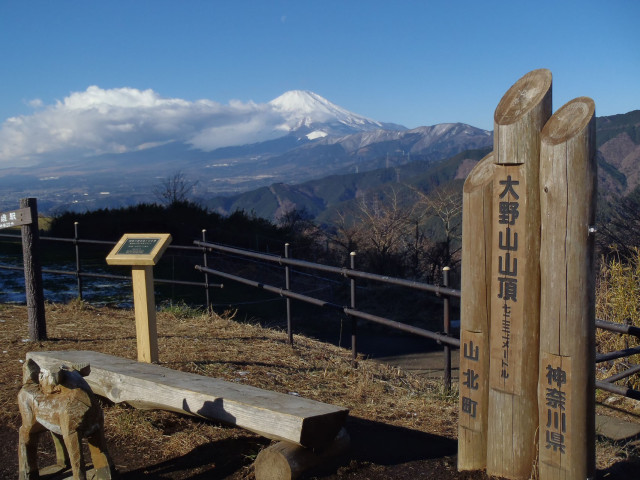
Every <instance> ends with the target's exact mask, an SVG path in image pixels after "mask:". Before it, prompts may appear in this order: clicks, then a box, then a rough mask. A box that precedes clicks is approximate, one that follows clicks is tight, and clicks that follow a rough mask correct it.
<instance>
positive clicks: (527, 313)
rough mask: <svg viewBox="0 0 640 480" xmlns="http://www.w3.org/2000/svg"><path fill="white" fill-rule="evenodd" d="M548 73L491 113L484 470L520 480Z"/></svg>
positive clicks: (530, 415)
mask: <svg viewBox="0 0 640 480" xmlns="http://www.w3.org/2000/svg"><path fill="white" fill-rule="evenodd" d="M550 116H551V72H549V71H548V70H546V69H540V70H534V71H532V72H530V73H528V74H526V75H525V76H524V77H522V78H521V79H520V80H518V81H517V82H516V83H515V84H514V85H513V86H512V87H511V88H510V89H509V90H508V91H507V93H506V94H505V95H504V97H503V98H502V99H501V100H500V103H499V104H498V107H497V108H496V111H495V115H494V146H493V148H494V152H493V154H494V159H495V162H496V171H495V176H494V189H493V216H492V226H493V232H492V241H491V245H492V249H491V252H492V253H491V258H492V266H491V271H492V273H491V290H490V292H491V293H490V296H491V327H490V329H491V332H490V348H489V352H490V353H489V356H490V360H489V362H490V367H489V411H488V437H489V439H490V441H489V442H488V446H487V473H488V474H489V475H494V476H499V477H506V478H510V479H528V478H529V477H530V475H531V471H532V468H533V465H534V462H535V452H536V449H535V444H536V430H537V428H538V421H537V415H538V405H537V384H538V368H537V366H538V353H539V311H540V306H539V301H540V300H539V296H540V273H539V264H538V259H539V251H540V198H539V161H540V132H541V130H542V128H543V127H544V125H545V123H546V122H547V120H548V119H549V117H550Z"/></svg>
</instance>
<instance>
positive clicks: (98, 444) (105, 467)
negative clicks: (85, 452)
mask: <svg viewBox="0 0 640 480" xmlns="http://www.w3.org/2000/svg"><path fill="white" fill-rule="evenodd" d="M101 423H102V422H101ZM87 443H88V444H89V452H90V453H91V462H92V463H93V468H94V470H95V477H94V478H95V480H111V470H112V468H113V465H112V462H111V458H110V457H109V454H108V453H107V441H106V440H105V438H104V430H103V428H102V425H100V428H99V429H97V430H96V431H95V432H94V433H92V434H91V435H88V436H87ZM114 470H115V469H114Z"/></svg>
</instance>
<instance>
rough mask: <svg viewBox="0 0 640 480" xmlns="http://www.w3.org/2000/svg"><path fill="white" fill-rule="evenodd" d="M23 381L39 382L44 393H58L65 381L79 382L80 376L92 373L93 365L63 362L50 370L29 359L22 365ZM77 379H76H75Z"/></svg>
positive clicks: (29, 382)
mask: <svg viewBox="0 0 640 480" xmlns="http://www.w3.org/2000/svg"><path fill="white" fill-rule="evenodd" d="M22 370H23V374H22V383H23V385H27V384H34V383H35V384H39V385H40V388H41V390H42V391H43V392H44V393H56V392H59V391H60V390H61V387H60V386H61V385H64V384H65V383H77V380H78V377H80V378H81V377H86V376H87V375H89V373H91V367H90V366H89V364H88V363H85V364H81V365H76V364H72V365H66V364H63V365H61V366H60V367H58V368H57V369H55V370H54V369H52V370H49V369H47V368H44V367H40V365H38V364H37V363H36V362H34V361H33V360H31V359H29V360H27V362H26V363H25V364H24V366H23V367H22ZM74 380H75V381H74Z"/></svg>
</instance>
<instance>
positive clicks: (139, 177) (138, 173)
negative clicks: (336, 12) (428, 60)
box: [0, 90, 640, 219]
mask: <svg viewBox="0 0 640 480" xmlns="http://www.w3.org/2000/svg"><path fill="white" fill-rule="evenodd" d="M254 107H255V108H254V110H255V112H258V113H251V112H250V114H249V116H248V117H246V122H245V123H246V125H245V124H243V125H245V126H243V127H237V128H246V129H247V131H246V132H244V133H245V135H244V136H243V137H242V138H252V135H253V134H252V133H251V132H252V130H251V129H252V128H254V126H253V122H252V118H253V116H252V115H260V116H261V117H260V118H261V120H260V122H257V121H256V122H255V123H256V125H258V124H259V125H258V126H256V127H255V129H256V130H255V135H254V137H253V138H256V139H261V138H268V140H266V141H255V142H248V143H243V144H240V145H233V146H225V147H222V148H216V149H213V150H211V151H206V150H205V149H201V148H195V147H194V144H193V142H191V143H189V142H188V141H186V140H173V141H163V140H162V139H158V141H157V142H155V143H154V145H156V146H152V147H150V148H147V147H145V148H140V149H134V150H131V151H127V152H125V153H104V154H96V155H93V156H87V155H86V154H84V155H78V156H75V157H74V156H69V157H64V156H59V157H55V158H54V157H52V158H51V159H49V160H48V161H46V162H41V164H40V165H39V166H37V167H30V168H18V167H15V168H9V169H7V168H5V169H2V170H0V192H1V193H0V202H2V204H6V205H7V206H8V207H9V208H10V206H11V205H13V204H16V203H17V201H18V199H19V198H22V197H24V196H34V197H37V198H38V199H39V203H40V208H41V211H44V212H55V211H58V210H77V211H85V210H92V209H96V208H106V207H109V208H110V207H120V206H126V205H130V204H135V203H139V202H143V201H146V202H150V201H155V200H157V199H156V198H155V197H154V195H153V187H154V186H157V185H159V184H160V183H161V182H162V180H163V179H165V178H168V177H169V176H171V175H173V174H175V173H176V172H178V171H179V172H182V173H183V174H184V176H185V177H186V179H187V180H189V181H192V182H196V181H197V183H196V184H195V185H194V187H193V191H192V198H194V199H195V200H197V201H199V202H201V203H203V204H205V205H207V206H209V207H210V208H212V209H215V210H217V211H219V212H222V213H231V212H233V211H235V210H237V209H245V210H247V211H252V210H253V211H255V212H256V213H257V214H259V215H261V216H264V217H266V218H271V219H273V218H277V216H278V215H280V214H282V213H283V212H285V211H287V210H290V209H292V208H305V209H306V210H307V212H308V213H310V214H312V215H314V216H317V217H318V218H320V219H323V218H328V215H329V212H330V211H331V210H332V209H337V208H340V205H341V204H342V205H344V203H345V202H347V203H348V202H350V201H353V200H354V199H355V198H358V197H359V196H361V195H363V194H364V192H367V191H370V190H372V189H373V190H375V189H379V188H384V186H385V185H388V184H394V183H395V184H396V185H403V186H405V187H407V186H410V185H414V186H415V185H418V186H419V185H422V187H421V188H425V189H429V188H432V187H433V186H435V185H438V184H442V183H446V182H448V181H452V180H455V179H458V180H462V179H464V178H465V176H466V174H467V173H468V172H469V171H470V169H471V168H472V167H473V165H474V164H475V162H476V161H478V160H479V159H480V158H481V157H482V156H483V154H485V153H486V152H488V151H490V149H491V145H492V141H493V135H492V132H490V131H486V130H482V129H479V128H475V127H472V126H469V125H465V124H462V123H450V124H439V125H434V126H428V127H419V128H415V129H411V130H409V129H406V128H405V127H403V126H401V125H396V124H390V123H382V122H378V121H376V120H372V119H368V118H366V117H363V116H361V115H358V114H355V113H353V112H349V111H348V110H345V109H343V108H341V107H339V106H337V105H335V104H333V103H331V102H330V101H328V100H326V99H325V98H323V97H321V96H319V95H317V94H315V93H312V92H306V91H299V90H296V91H290V92H286V93H285V94H283V95H281V96H280V97H278V98H276V99H274V100H272V101H271V102H269V103H268V104H264V105H262V106H254ZM252 112H253V110H252ZM265 117H267V118H268V119H269V120H268V121H265V120H264V118H265ZM216 128H218V130H219V131H224V130H225V129H224V126H222V127H220V126H218V127H216ZM229 128H232V127H231V126H229ZM265 128H269V129H271V130H269V132H266V133H265V131H264V129H265ZM597 146H598V163H599V166H600V169H599V181H600V192H601V194H604V195H605V196H608V195H625V194H628V193H629V192H631V191H633V189H635V188H636V187H637V186H638V184H639V183H640V168H638V167H639V166H640V111H639V110H636V111H633V112H629V113H627V114H623V115H614V116H610V117H600V118H598V119H597Z"/></svg>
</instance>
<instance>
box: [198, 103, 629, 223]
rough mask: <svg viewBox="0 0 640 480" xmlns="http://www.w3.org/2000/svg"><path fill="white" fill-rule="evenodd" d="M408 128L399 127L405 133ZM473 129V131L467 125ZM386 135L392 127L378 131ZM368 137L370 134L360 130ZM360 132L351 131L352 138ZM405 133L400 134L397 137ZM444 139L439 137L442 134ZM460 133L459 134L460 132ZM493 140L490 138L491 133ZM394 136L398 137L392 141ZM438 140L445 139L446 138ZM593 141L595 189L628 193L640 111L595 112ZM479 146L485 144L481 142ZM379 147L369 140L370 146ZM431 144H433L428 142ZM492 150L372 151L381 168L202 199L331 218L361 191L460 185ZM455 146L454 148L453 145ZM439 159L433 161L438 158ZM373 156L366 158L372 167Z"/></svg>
mask: <svg viewBox="0 0 640 480" xmlns="http://www.w3.org/2000/svg"><path fill="white" fill-rule="evenodd" d="M466 128H468V127H466V126H462V125H460V124H456V125H454V126H444V125H439V126H436V127H423V128H422V129H416V130H419V131H421V132H426V131H433V130H437V129H440V130H441V131H442V130H449V132H451V133H453V132H456V133H458V134H459V133H460V129H462V130H463V131H464V130H465V129H466ZM410 132H413V131H405V132H402V133H403V134H404V135H405V136H409V135H411V133H410ZM470 132H472V134H473V130H470ZM378 133H379V134H380V135H381V136H383V137H384V136H387V138H390V137H393V136H394V132H376V134H378ZM362 135H363V136H366V135H368V134H362ZM359 136H360V134H357V135H352V136H351V137H352V138H357V137H359ZM399 138H403V135H402V134H398V139H399ZM441 138H442V137H441ZM458 138H459V137H458ZM491 140H492V138H491ZM396 141H398V140H396ZM441 143H445V144H446V141H444V142H442V140H441ZM596 145H597V148H598V151H597V160H598V180H599V194H600V197H601V200H602V201H603V202H606V201H607V200H609V199H611V198H612V197H615V196H619V195H622V196H624V195H627V194H629V193H631V192H632V191H633V190H634V189H636V188H638V186H639V185H640V110H635V111H632V112H629V113H627V114H623V115H614V116H609V117H598V118H597V119H596ZM480 146H483V145H480ZM376 147H377V144H376V142H372V143H371V147H370V148H371V149H375V148H376ZM432 148H433V146H432ZM491 149H492V146H491V142H488V146H485V147H484V148H477V149H470V150H465V151H463V152H461V153H458V154H456V155H453V156H447V154H446V153H444V150H445V149H442V150H439V151H438V150H435V152H438V153H435V152H434V151H432V152H431V153H428V154H414V155H413V160H412V161H411V162H408V161H406V158H405V156H404V155H403V156H398V155H397V154H396V155H392V156H385V155H384V154H382V155H378V156H377V157H376V156H375V155H374V158H377V164H378V165H379V166H380V167H382V168H378V169H372V170H369V171H366V172H360V173H348V174H342V175H332V176H328V177H324V178H319V179H315V180H311V181H307V182H303V183H299V184H284V183H276V184H273V185H270V186H269V187H262V188H259V189H256V190H252V191H249V192H246V193H243V194H238V195H232V196H225V197H216V198H214V199H211V200H207V202H206V204H207V205H208V206H209V207H210V208H212V209H214V210H216V211H218V212H220V213H225V214H226V213H231V212H233V211H235V210H239V209H240V210H245V211H254V212H255V213H256V214H257V215H259V216H262V217H265V218H270V219H277V218H278V217H279V216H280V215H282V214H283V213H285V212H286V211H288V210H291V209H293V208H296V209H299V210H302V209H304V210H305V211H306V212H307V213H308V214H310V215H311V216H313V217H315V218H316V219H317V220H319V221H320V222H323V221H328V222H331V221H332V220H334V219H335V216H334V213H335V212H336V211H349V210H350V209H351V208H353V204H354V202H356V201H357V200H358V199H359V198H360V197H362V196H363V195H369V196H371V197H373V196H376V198H382V197H384V196H385V195H386V194H388V190H389V189H393V190H394V191H395V193H399V192H404V193H406V191H407V190H411V189H418V190H420V191H422V192H429V191H430V190H432V189H433V188H435V187H438V186H440V185H444V184H447V183H449V182H452V181H458V183H459V186H461V185H462V181H463V180H464V179H465V178H466V176H467V174H468V173H469V172H470V171H471V169H472V168H473V166H474V165H475V163H476V162H478V161H479V160H480V159H481V158H483V157H484V156H485V155H486V154H488V153H489V152H490V151H491ZM453 150H455V148H453ZM438 154H439V155H440V157H439V158H438V159H439V161H435V159H436V158H437V157H438ZM375 164H376V161H368V162H367V165H369V166H373V165H375Z"/></svg>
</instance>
